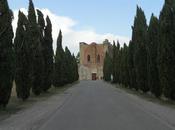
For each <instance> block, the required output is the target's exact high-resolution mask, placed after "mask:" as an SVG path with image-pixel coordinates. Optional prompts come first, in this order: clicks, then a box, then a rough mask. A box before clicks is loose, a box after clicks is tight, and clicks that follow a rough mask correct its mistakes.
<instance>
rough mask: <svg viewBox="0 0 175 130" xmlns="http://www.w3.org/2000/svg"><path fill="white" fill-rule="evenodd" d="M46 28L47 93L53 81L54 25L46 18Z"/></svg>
mask: <svg viewBox="0 0 175 130" xmlns="http://www.w3.org/2000/svg"><path fill="white" fill-rule="evenodd" d="M46 23H47V25H46V27H45V29H44V42H43V56H44V81H43V90H44V91H47V90H48V89H49V88H50V87H51V85H52V80H53V55H54V53H53V45H52V44H53V39H52V23H51V21H50V18H49V17H48V16H47V17H46Z"/></svg>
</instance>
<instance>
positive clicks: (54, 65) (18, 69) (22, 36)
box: [0, 0, 79, 107]
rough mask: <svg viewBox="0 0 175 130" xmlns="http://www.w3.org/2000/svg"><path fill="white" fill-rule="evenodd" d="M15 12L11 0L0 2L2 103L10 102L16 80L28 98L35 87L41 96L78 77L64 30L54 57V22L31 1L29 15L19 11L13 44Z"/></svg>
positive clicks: (18, 89)
mask: <svg viewBox="0 0 175 130" xmlns="http://www.w3.org/2000/svg"><path fill="white" fill-rule="evenodd" d="M12 19H13V13H12V11H11V10H10V9H9V6H8V2H7V0H1V1H0V106H3V107H5V106H6V105H7V104H8V101H9V99H10V95H11V89H12V84H13V81H14V80H15V83H16V92H17V97H18V98H20V99H22V100H23V101H25V100H26V99H28V98H29V96H30V93H31V90H32V92H33V93H34V95H36V96H38V95H40V94H41V93H42V92H47V91H48V90H49V89H50V88H51V86H52V85H54V86H55V87H59V86H63V85H66V84H69V83H72V82H74V81H77V80H78V78H79V77H78V65H77V62H76V58H75V56H74V55H72V54H71V52H70V51H69V49H68V48H67V47H66V49H65V51H64V49H63V48H62V33H61V31H60V33H59V36H58V40H57V50H56V55H55V56H54V52H53V45H52V44H53V39H52V23H51V21H50V18H49V16H47V17H46V20H45V19H44V15H43V13H42V12H41V11H40V10H37V11H35V8H34V4H33V2H32V0H29V9H28V15H27V16H26V15H24V13H23V12H21V11H19V14H18V26H17V29H16V35H15V38H14V43H13V37H14V34H13V30H12Z"/></svg>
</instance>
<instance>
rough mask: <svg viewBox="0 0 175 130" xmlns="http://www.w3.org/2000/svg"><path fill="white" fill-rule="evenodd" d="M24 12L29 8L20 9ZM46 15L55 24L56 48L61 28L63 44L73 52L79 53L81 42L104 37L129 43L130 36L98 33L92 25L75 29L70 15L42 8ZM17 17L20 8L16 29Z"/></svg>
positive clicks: (96, 40)
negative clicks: (66, 15)
mask: <svg viewBox="0 0 175 130" xmlns="http://www.w3.org/2000/svg"><path fill="white" fill-rule="evenodd" d="M20 10H21V11H22V12H24V14H26V15H27V9H25V8H21V9H20ZM40 10H41V11H42V12H43V14H44V16H45V17H46V16H47V15H48V16H49V17H50V19H51V21H52V26H53V32H52V36H53V40H54V45H53V46H54V50H55V49H56V40H57V36H58V33H59V30H60V29H61V30H62V32H63V46H64V47H65V46H68V48H69V49H70V50H71V52H73V53H75V54H76V53H77V52H78V51H79V42H87V43H91V42H97V43H101V42H103V40H104V39H109V41H111V42H112V41H113V40H119V41H120V43H121V45H122V44H123V43H128V42H129V38H127V37H123V36H118V35H114V34H110V33H107V34H98V33H96V32H95V31H94V29H93V28H92V27H89V28H90V29H83V30H79V31H75V30H74V29H73V27H74V26H77V25H78V24H77V22H76V21H75V20H73V19H71V18H69V17H65V16H58V15H56V14H54V13H52V12H51V11H50V10H49V9H40ZM17 18H18V10H14V21H13V28H14V30H16V27H17Z"/></svg>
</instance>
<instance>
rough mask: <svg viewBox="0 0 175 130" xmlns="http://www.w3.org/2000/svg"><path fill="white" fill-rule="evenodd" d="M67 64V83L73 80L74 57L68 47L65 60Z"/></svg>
mask: <svg viewBox="0 0 175 130" xmlns="http://www.w3.org/2000/svg"><path fill="white" fill-rule="evenodd" d="M64 63H65V64H66V70H65V73H66V76H65V77H66V84H68V83H72V82H73V69H74V68H73V57H72V55H71V52H70V51H69V49H68V47H66V48H65V62H64Z"/></svg>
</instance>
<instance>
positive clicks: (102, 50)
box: [79, 40, 110, 80]
mask: <svg viewBox="0 0 175 130" xmlns="http://www.w3.org/2000/svg"><path fill="white" fill-rule="evenodd" d="M109 46H110V43H109V42H108V40H105V41H104V42H103V44H97V43H94V42H93V43H91V44H87V43H84V42H81V43H80V64H79V77H80V80H99V79H103V64H104V58H105V54H106V51H108V50H109Z"/></svg>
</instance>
